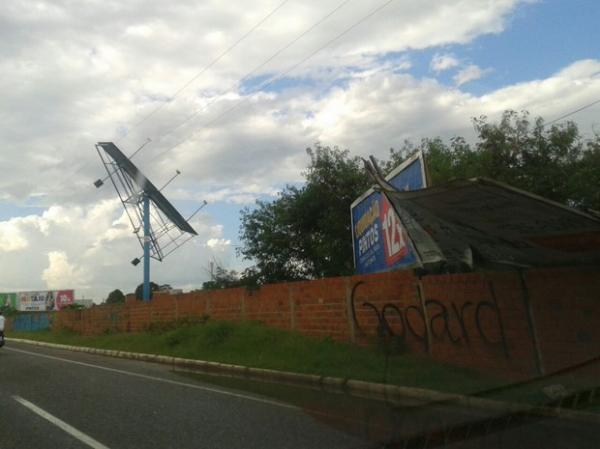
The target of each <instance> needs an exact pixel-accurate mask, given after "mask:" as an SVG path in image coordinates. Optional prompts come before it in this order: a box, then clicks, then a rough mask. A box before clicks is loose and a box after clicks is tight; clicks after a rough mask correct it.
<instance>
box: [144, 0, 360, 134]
mask: <svg viewBox="0 0 600 449" xmlns="http://www.w3.org/2000/svg"><path fill="white" fill-rule="evenodd" d="M350 1H352V0H344V1H342V2H341V3H340V4H338V5H337V6H336V7H335V8H333V9H332V10H331V11H329V12H328V13H327V14H325V15H324V16H323V17H321V18H320V19H319V20H317V21H316V22H315V23H313V24H312V25H311V26H309V27H308V28H307V29H305V30H304V31H302V32H301V33H300V34H299V35H298V36H296V37H295V38H294V39H292V40H291V41H290V42H288V43H287V44H285V45H284V46H283V47H281V48H280V49H279V50H277V51H276V52H275V53H273V54H272V55H271V56H269V57H268V58H267V59H265V60H264V61H263V62H261V63H260V64H259V65H257V66H256V67H254V68H253V69H252V70H250V71H249V72H247V73H246V74H245V75H244V76H243V77H242V78H240V79H239V80H237V81H236V82H235V85H240V84H242V83H244V82H245V81H247V80H248V79H250V78H251V77H252V75H254V74H255V73H256V72H258V71H259V70H260V69H262V68H263V67H265V66H266V65H267V64H268V63H269V62H271V61H272V60H274V59H275V58H276V57H277V56H279V55H280V54H281V53H283V52H284V51H285V50H287V49H288V48H290V47H291V46H292V45H294V44H295V43H296V42H298V41H299V40H300V39H302V38H303V37H304V36H306V35H308V34H309V33H311V32H312V31H313V30H314V29H315V28H317V27H318V26H319V25H321V24H322V23H323V22H325V21H326V20H327V19H329V18H330V17H331V16H333V15H334V14H335V13H337V12H338V11H339V10H340V9H342V8H343V7H344V6H346V5H347V4H348V3H350ZM218 100H219V97H218V96H215V97H214V98H213V99H212V100H211V101H209V102H208V103H206V104H205V105H203V106H202V108H200V109H198V110H196V111H194V112H193V113H192V114H190V115H188V116H187V117H186V118H185V119H184V120H183V121H181V122H179V123H178V124H177V125H175V126H174V127H172V128H170V129H169V130H167V131H166V132H164V133H162V134H160V135H159V136H158V137H155V139H156V141H160V140H162V139H164V138H165V137H166V136H168V135H170V134H172V133H173V132H174V131H176V130H177V129H179V128H181V127H182V126H183V125H185V124H186V123H188V122H189V121H190V120H192V119H193V118H194V117H196V116H197V115H198V114H200V113H201V112H204V111H206V110H207V109H208V108H209V107H210V106H211V105H213V104H214V103H216V102H217V101H218Z"/></svg>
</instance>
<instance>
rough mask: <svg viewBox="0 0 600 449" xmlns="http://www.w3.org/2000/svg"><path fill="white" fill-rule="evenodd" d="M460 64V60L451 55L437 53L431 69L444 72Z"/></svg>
mask: <svg viewBox="0 0 600 449" xmlns="http://www.w3.org/2000/svg"><path fill="white" fill-rule="evenodd" d="M459 64H460V62H459V60H458V59H456V58H455V57H454V56H453V55H451V54H439V53H436V54H435V55H433V58H432V59H431V63H430V64H429V67H430V68H431V70H433V71H434V72H443V71H444V70H448V69H451V68H453V67H456V66H457V65H459Z"/></svg>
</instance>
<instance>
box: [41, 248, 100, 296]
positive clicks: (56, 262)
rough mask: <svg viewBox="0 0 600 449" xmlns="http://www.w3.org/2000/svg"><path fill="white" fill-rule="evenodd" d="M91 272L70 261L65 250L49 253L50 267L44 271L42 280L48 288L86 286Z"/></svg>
mask: <svg viewBox="0 0 600 449" xmlns="http://www.w3.org/2000/svg"><path fill="white" fill-rule="evenodd" d="M88 279H89V273H87V271H86V270H85V269H82V268H80V267H77V266H75V265H73V264H71V263H70V262H69V258H68V257H67V254H66V253H65V252H64V251H51V252H49V253H48V268H46V269H45V270H44V271H43V272H42V280H43V281H44V282H46V287H47V288H48V289H64V288H65V286H67V287H74V288H81V287H84V288H85V287H86V282H87V281H88Z"/></svg>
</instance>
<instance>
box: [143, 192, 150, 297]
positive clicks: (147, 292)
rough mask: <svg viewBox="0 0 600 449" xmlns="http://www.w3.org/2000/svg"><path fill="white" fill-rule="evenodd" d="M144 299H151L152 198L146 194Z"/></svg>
mask: <svg viewBox="0 0 600 449" xmlns="http://www.w3.org/2000/svg"><path fill="white" fill-rule="evenodd" d="M142 201H143V203H144V217H143V220H144V296H143V299H144V301H150V239H151V238H152V237H151V236H150V198H149V197H148V195H146V194H144V197H143V199H142Z"/></svg>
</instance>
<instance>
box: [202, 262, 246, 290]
mask: <svg viewBox="0 0 600 449" xmlns="http://www.w3.org/2000/svg"><path fill="white" fill-rule="evenodd" d="M241 285H244V280H243V279H242V277H241V276H240V274H239V273H238V272H237V271H235V270H227V269H225V268H223V267H221V266H220V265H217V268H216V270H215V273H214V274H213V275H212V279H211V280H210V281H206V282H204V283H203V284H202V289H203V290H217V289H220V288H229V287H239V286H241Z"/></svg>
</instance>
